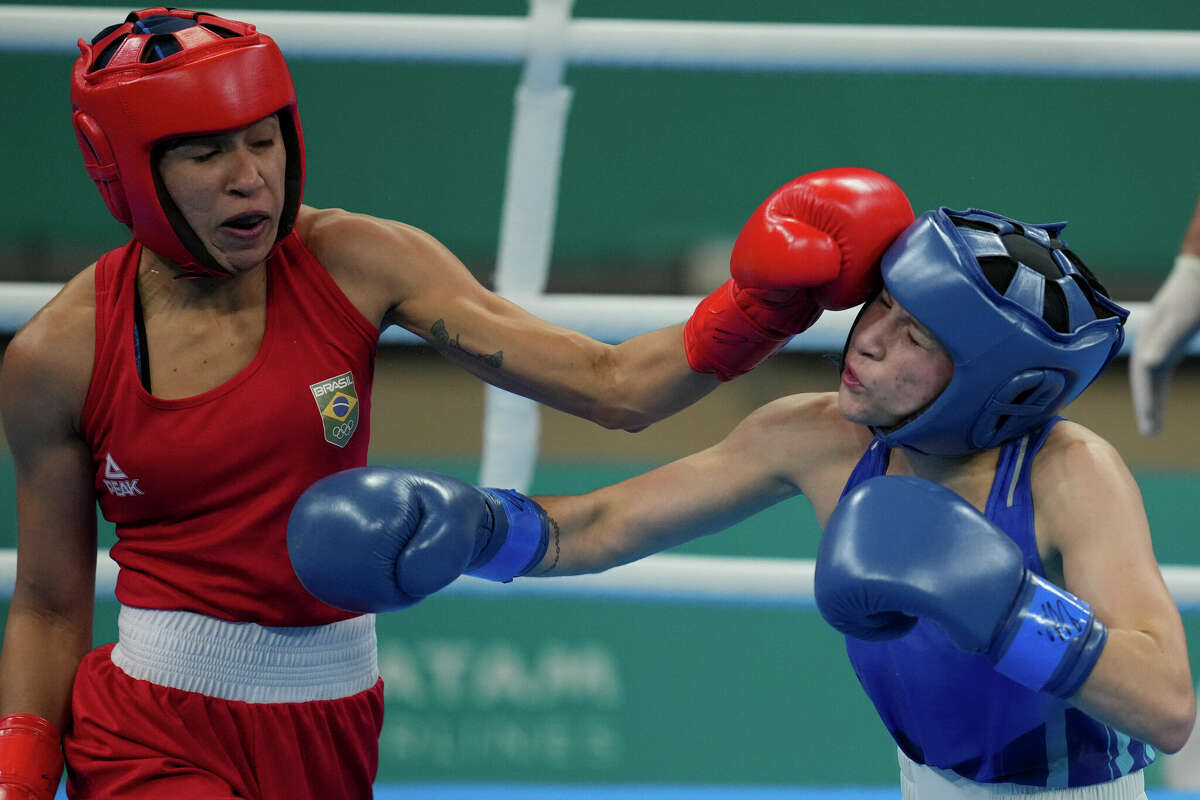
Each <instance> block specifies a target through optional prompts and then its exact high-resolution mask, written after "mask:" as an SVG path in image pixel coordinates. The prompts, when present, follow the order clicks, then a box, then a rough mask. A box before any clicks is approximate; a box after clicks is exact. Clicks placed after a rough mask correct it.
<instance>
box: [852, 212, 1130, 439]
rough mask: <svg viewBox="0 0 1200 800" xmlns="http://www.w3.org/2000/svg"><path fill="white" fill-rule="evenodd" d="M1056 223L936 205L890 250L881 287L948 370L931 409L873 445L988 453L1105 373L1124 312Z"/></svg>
mask: <svg viewBox="0 0 1200 800" xmlns="http://www.w3.org/2000/svg"><path fill="white" fill-rule="evenodd" d="M1065 225H1066V223H1056V224H1050V225H1030V224H1026V223H1023V222H1018V221H1017V220H1014V219H1010V218H1008V217H1004V216H1001V215H999V214H995V213H992V212H990V211H981V210H979V209H968V210H966V211H952V210H950V209H949V208H945V207H942V208H939V209H937V210H935V211H930V212H928V213H927V214H924V215H922V216H921V217H920V218H919V219H917V220H916V222H914V223H913V224H912V225H911V226H910V227H909V228H908V229H907V230H905V231H904V233H902V234H901V235H900V236H899V237H898V238H897V239H896V241H895V242H893V243H892V245H891V246H890V247H889V248H888V250H887V251H886V252H885V253H884V255H883V260H882V262H881V273H882V276H883V283H884V286H886V287H887V289H888V292H889V293H890V294H891V296H892V297H893V298H894V299H895V300H896V301H897V302H898V303H900V305H901V306H903V307H904V308H905V309H906V310H907V311H908V312H909V313H910V314H912V316H913V317H914V318H915V319H917V320H918V321H919V322H920V323H921V324H922V325H924V326H925V327H926V328H927V329H928V330H929V331H930V333H932V334H933V335H934V336H935V337H937V339H938V341H939V342H940V343H941V345H942V346H943V347H944V348H945V349H946V352H947V353H948V354H949V355H950V358H951V359H952V360H953V363H954V372H953V375H952V376H951V378H950V381H949V383H948V384H947V385H946V388H945V389H944V390H943V391H942V393H941V394H939V395H938V397H937V398H935V399H934V400H933V402H932V403H930V404H929V405H928V406H926V407H925V408H923V409H921V410H920V411H918V412H916V413H915V414H913V415H912V416H911V417H909V418H908V419H906V420H903V421H902V422H901V423H900V424H898V425H896V426H894V427H891V428H877V427H873V428H872V430H873V432H874V433H875V436H876V437H877V438H878V439H881V440H883V441H884V442H885V443H886V444H888V445H889V446H903V447H908V448H910V449H912V450H916V451H918V452H922V453H929V454H932V455H940V456H960V455H965V454H967V453H970V452H973V451H977V450H983V449H987V448H991V447H997V446H999V445H1000V444H1002V443H1004V442H1005V441H1008V440H1010V439H1014V438H1016V437H1018V436H1020V435H1022V434H1024V433H1025V432H1027V431H1029V430H1032V429H1034V428H1036V427H1038V426H1040V425H1042V424H1043V423H1045V422H1047V421H1048V420H1049V419H1050V418H1051V417H1053V416H1054V414H1056V413H1057V412H1058V411H1059V410H1060V409H1061V408H1062V407H1063V406H1065V405H1067V404H1068V403H1070V402H1071V401H1072V400H1074V399H1075V398H1076V397H1077V396H1078V395H1079V393H1080V392H1082V391H1083V390H1084V389H1085V388H1087V387H1088V386H1089V385H1090V384H1091V382H1092V381H1093V380H1094V379H1095V378H1096V376H1097V375H1099V374H1100V372H1101V371H1103V369H1104V368H1105V367H1106V366H1108V364H1109V362H1110V361H1112V359H1113V358H1114V357H1115V356H1116V354H1117V352H1118V351H1119V350H1120V349H1121V344H1122V342H1123V341H1124V327H1123V326H1124V322H1125V319H1126V318H1127V317H1128V316H1129V312H1128V311H1126V310H1125V309H1124V308H1121V307H1120V306H1118V305H1117V304H1116V303H1114V302H1113V301H1112V300H1111V299H1109V297H1108V293H1107V291H1106V290H1105V289H1104V287H1103V286H1101V285H1100V283H1099V282H1098V281H1097V280H1096V279H1095V277H1094V276H1093V275H1092V274H1091V272H1090V271H1089V270H1088V268H1087V267H1086V266H1084V264H1083V262H1082V261H1080V260H1079V258H1078V256H1076V255H1075V254H1074V253H1072V252H1071V251H1070V250H1068V249H1067V248H1066V245H1065V243H1064V242H1062V241H1060V240H1059V239H1058V235H1059V233H1060V232H1061V231H1062V229H1063V228H1064V227H1065ZM850 335H851V336H853V335H854V334H853V330H851V334H850Z"/></svg>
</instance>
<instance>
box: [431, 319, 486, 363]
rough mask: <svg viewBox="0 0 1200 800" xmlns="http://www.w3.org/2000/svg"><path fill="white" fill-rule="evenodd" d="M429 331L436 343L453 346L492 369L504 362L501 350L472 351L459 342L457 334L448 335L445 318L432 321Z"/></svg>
mask: <svg viewBox="0 0 1200 800" xmlns="http://www.w3.org/2000/svg"><path fill="white" fill-rule="evenodd" d="M429 333H430V334H431V335H432V336H433V340H434V341H435V342H437V343H438V344H440V345H444V346H445V347H453V348H454V349H455V350H458V351H459V352H460V353H464V354H466V355H468V356H470V357H471V358H474V359H476V360H477V361H482V362H483V363H484V365H485V366H488V367H491V368H492V369H500V366H501V365H502V364H503V363H504V351H503V350H497V351H496V352H494V353H491V354H487V353H472V352H471V351H470V350H467V349H466V348H465V347H463V346H462V345H461V344H459V342H458V334H454V336H453V337H451V336H450V332H449V331H447V330H446V320H444V319H439V320H438V321H437V322H435V323H433V326H432V327H431V328H430V329H429Z"/></svg>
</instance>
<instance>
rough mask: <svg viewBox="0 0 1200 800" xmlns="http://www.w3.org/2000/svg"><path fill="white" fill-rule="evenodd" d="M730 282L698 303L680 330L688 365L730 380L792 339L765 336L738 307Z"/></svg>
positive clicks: (754, 365)
mask: <svg viewBox="0 0 1200 800" xmlns="http://www.w3.org/2000/svg"><path fill="white" fill-rule="evenodd" d="M734 291H735V284H734V282H733V280H732V279H730V280H728V281H726V282H725V283H724V284H722V285H721V286H719V287H717V289H716V290H715V291H713V293H712V294H710V295H709V296H708V297H706V298H704V299H703V300H701V301H700V305H698V306H696V310H695V311H694V312H693V313H692V316H691V317H690V318H689V319H688V321H687V324H686V325H684V327H683V345H684V350H685V351H686V352H687V360H688V364H689V365H690V366H691V368H692V369H693V370H694V371H696V372H704V373H712V374H715V375H716V376H717V377H718V378H719V379H721V380H722V381H728V380H732V379H733V378H736V377H737V376H738V375H744V374H745V373H747V372H749V371H750V370H752V369H754V368H755V367H756V366H757V365H758V364H759V363H760V362H762V361H763V360H764V359H766V358H767V357H768V356H770V355H772V354H773V353H775V352H776V351H777V350H779V349H780V348H781V347H783V346H784V345H785V344H787V342H788V340H789V339H790V338H791V336H790V335H789V336H780V335H775V334H771V333H769V332H767V331H766V330H764V329H763V328H762V327H760V326H759V325H758V324H756V323H755V322H754V320H752V319H751V318H750V317H749V316H748V315H747V314H746V312H745V311H743V310H742V309H741V307H739V306H738V304H737V302H736V299H735V297H734Z"/></svg>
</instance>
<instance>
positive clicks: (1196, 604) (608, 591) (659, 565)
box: [0, 550, 1200, 613]
mask: <svg viewBox="0 0 1200 800" xmlns="http://www.w3.org/2000/svg"><path fill="white" fill-rule="evenodd" d="M814 564H815V562H813V561H812V560H811V559H783V558H740V557H725V556H694V555H677V554H673V553H660V554H658V555H653V556H649V557H647V558H644V559H642V560H641V561H635V562H633V563H632V564H625V565H624V566H620V567H614V568H613V569H610V570H608V571H607V572H601V573H597V574H594V575H572V576H567V577H561V578H521V579H519V580H516V581H513V582H512V583H506V584H502V583H493V582H491V581H486V580H483V579H481V578H473V577H470V576H467V575H464V576H463V577H461V578H459V579H458V580H456V581H455V582H454V583H452V584H450V585H449V586H447V587H446V588H445V589H443V590H442V591H441V592H440V593H439V596H441V595H446V596H454V597H488V598H493V599H502V598H511V597H539V598H545V597H557V598H567V599H577V600H600V601H633V602H639V603H668V604H696V605H731V606H746V607H754V608H796V609H812V608H816V604H815V602H814V601H813V570H814ZM16 571H17V553H16V551H15V550H0V599H2V600H7V599H8V598H10V597H11V596H12V587H13V582H14V580H15V578H16ZM1162 574H1163V579H1164V580H1165V581H1166V583H1167V589H1168V590H1169V591H1170V592H1171V597H1172V598H1174V600H1175V603H1176V605H1178V606H1179V609H1180V611H1184V612H1190V613H1196V612H1200V569H1198V568H1195V567H1188V566H1181V565H1164V566H1163V567H1162ZM116 580H117V565H116V562H114V561H113V560H112V559H111V558H109V556H108V551H106V550H100V551H99V552H98V553H97V562H96V599H97V600H111V599H112V598H113V590H114V588H115V586H116Z"/></svg>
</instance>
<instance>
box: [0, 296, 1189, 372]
mask: <svg viewBox="0 0 1200 800" xmlns="http://www.w3.org/2000/svg"><path fill="white" fill-rule="evenodd" d="M60 288H62V285H61V284H49V283H3V282H0V334H9V333H12V332H14V331H16V329H17V328H19V327H20V326H21V325H23V324H24V323H25V320H27V319H29V317H30V316H31V315H32V314H33V312H35V311H36V310H37V309H39V308H41V307H42V306H43V305H44V304H45V303H46V302H47V301H48V300H49V299H50V298H51V297H53V296H54V294H55V292H57V291H58V290H59V289H60ZM506 296H507V297H509V298H510V299H511V300H513V301H514V302H515V303H517V304H518V305H520V306H521V307H522V308H524V309H526V310H527V311H529V312H530V313H531V314H534V315H536V316H538V317H541V318H542V319H544V320H546V321H548V322H552V323H554V324H555V325H561V326H563V327H566V328H571V329H572V330H577V331H579V332H581V333H586V334H587V335H588V336H591V337H592V338H594V339H599V340H600V341H602V342H611V343H616V342H623V341H625V340H626V339H629V338H631V337H633V336H637V335H639V334H642V333H646V332H647V331H653V330H657V329H659V328H665V327H667V326H669V325H676V324H678V323H680V322H683V321H684V320H686V319H687V318H688V317H689V316H690V315H691V313H692V311H693V309H695V308H696V304H697V303H699V302H700V298H699V297H690V296H683V295H619V294H522V293H510V294H507V295H506ZM1121 305H1123V306H1124V307H1125V308H1128V309H1129V310H1130V315H1129V321H1128V322H1127V323H1126V325H1125V344H1124V346H1123V347H1122V348H1121V353H1122V354H1127V353H1128V352H1129V348H1130V347H1132V345H1133V342H1134V341H1135V340H1136V339H1137V335H1138V330H1139V329H1140V327H1141V322H1142V319H1143V318H1144V316H1145V312H1146V307H1147V305H1148V304H1147V303H1122V304H1121ZM856 314H857V311H856V310H855V309H851V310H849V311H828V312H826V313H825V314H823V315H822V316H821V318H820V319H818V320H817V324H816V325H814V326H813V327H812V328H810V329H809V330H807V331H805V332H804V333H802V334H801V335H799V336H797V337H795V338H793V339H792V340H791V341H790V342H788V344H787V347H785V348H784V350H786V351H789V352H816V353H840V352H841V351H842V346H843V345H844V344H845V343H846V335H847V334H848V333H849V331H850V325H851V323H853V322H854V317H855V315H856ZM380 341H382V342H383V343H385V344H395V345H418V344H424V341H423V340H422V339H421V338H420V337H418V336H416V335H415V334H412V333H409V332H408V331H406V330H403V329H401V328H396V327H393V328H389V329H388V330H387V331H386V332H385V333H384V334H383V336H382V337H381V339H380ZM1188 352H1189V353H1200V334H1197V335H1196V337H1195V338H1193V339H1192V341H1191V344H1190V345H1189V347H1188Z"/></svg>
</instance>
